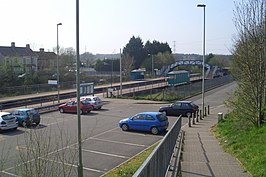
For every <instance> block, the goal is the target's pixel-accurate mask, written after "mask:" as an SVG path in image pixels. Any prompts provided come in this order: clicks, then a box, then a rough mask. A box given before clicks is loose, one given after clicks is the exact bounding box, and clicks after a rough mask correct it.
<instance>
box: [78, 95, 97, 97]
mask: <svg viewBox="0 0 266 177" xmlns="http://www.w3.org/2000/svg"><path fill="white" fill-rule="evenodd" d="M81 98H99V97H98V96H92V95H90V96H83V97H81Z"/></svg>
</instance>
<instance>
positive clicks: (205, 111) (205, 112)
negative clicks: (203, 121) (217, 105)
mask: <svg viewBox="0 0 266 177" xmlns="http://www.w3.org/2000/svg"><path fill="white" fill-rule="evenodd" d="M204 116H207V107H206V106H205V107H204Z"/></svg>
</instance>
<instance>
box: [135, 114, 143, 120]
mask: <svg viewBox="0 0 266 177" xmlns="http://www.w3.org/2000/svg"><path fill="white" fill-rule="evenodd" d="M144 119H145V115H143V114H138V115H136V116H134V117H133V120H144Z"/></svg>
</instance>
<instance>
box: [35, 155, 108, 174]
mask: <svg viewBox="0 0 266 177" xmlns="http://www.w3.org/2000/svg"><path fill="white" fill-rule="evenodd" d="M39 158H40V159H43V160H47V161H50V162H54V163H59V164H63V165H67V166H70V167H75V168H78V166H77V165H74V164H69V163H63V162H59V161H56V160H51V159H46V158H43V157H39ZM83 170H87V171H93V172H97V173H105V171H101V170H97V169H93V168H87V167H84V166H83Z"/></svg>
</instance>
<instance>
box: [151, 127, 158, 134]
mask: <svg viewBox="0 0 266 177" xmlns="http://www.w3.org/2000/svg"><path fill="white" fill-rule="evenodd" d="M151 133H152V134H154V135H157V134H158V133H159V130H158V128H157V127H152V128H151Z"/></svg>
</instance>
